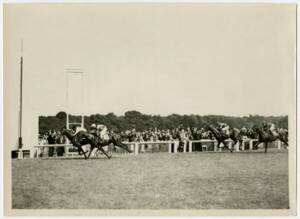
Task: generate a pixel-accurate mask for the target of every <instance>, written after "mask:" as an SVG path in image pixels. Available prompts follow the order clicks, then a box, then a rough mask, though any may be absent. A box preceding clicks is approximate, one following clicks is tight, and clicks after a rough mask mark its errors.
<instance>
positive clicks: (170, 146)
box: [33, 139, 281, 158]
mask: <svg viewBox="0 0 300 219" xmlns="http://www.w3.org/2000/svg"><path fill="white" fill-rule="evenodd" d="M226 142H227V143H228V144H227V146H228V147H229V148H230V149H232V150H235V151H240V150H242V151H244V150H250V151H251V150H253V145H254V143H255V142H257V139H245V140H243V141H242V145H240V144H239V142H238V143H237V144H236V145H235V146H234V148H233V141H232V140H226ZM123 143H124V144H127V145H128V146H129V148H130V149H131V150H132V151H133V153H132V154H134V155H138V154H140V153H145V152H146V147H148V148H149V147H150V148H153V147H155V146H158V147H160V146H161V145H164V146H165V148H167V150H165V151H166V152H168V153H178V152H179V151H178V149H179V146H180V145H181V146H182V147H180V148H181V149H182V150H183V151H182V152H184V153H185V152H189V153H191V152H193V151H195V150H193V145H195V144H197V143H201V147H202V151H208V149H209V148H212V150H211V151H214V152H217V151H222V150H223V149H225V147H224V145H220V148H218V147H217V141H216V140H210V139H201V140H187V141H177V140H176V141H154V142H149V141H147V142H123ZM246 144H247V146H248V149H246ZM276 144H277V146H276V147H277V148H278V149H280V148H281V142H280V141H277V142H276ZM34 148H35V153H34V156H33V157H36V158H39V157H45V156H46V157H47V153H49V149H50V148H64V149H63V155H61V156H63V157H73V156H78V151H77V150H76V148H75V147H74V146H73V145H71V144H52V145H36V146H34ZM104 148H105V150H106V152H108V153H109V154H120V155H128V154H129V153H128V152H125V151H124V150H123V149H116V150H114V148H113V147H112V146H106V147H104ZM118 151H119V152H118ZM97 153H99V151H96V150H95V151H94V152H93V153H92V156H97ZM57 156H58V151H57V150H55V149H53V157H57Z"/></svg>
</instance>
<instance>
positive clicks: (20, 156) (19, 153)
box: [17, 149, 23, 159]
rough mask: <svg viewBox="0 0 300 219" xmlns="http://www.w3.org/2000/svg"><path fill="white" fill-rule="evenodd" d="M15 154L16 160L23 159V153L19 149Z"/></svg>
mask: <svg viewBox="0 0 300 219" xmlns="http://www.w3.org/2000/svg"><path fill="white" fill-rule="evenodd" d="M17 153H18V159H23V151H22V149H19V150H18V152H17Z"/></svg>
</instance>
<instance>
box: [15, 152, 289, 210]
mask: <svg viewBox="0 0 300 219" xmlns="http://www.w3.org/2000/svg"><path fill="white" fill-rule="evenodd" d="M12 181H13V191H12V198H13V208H17V209H18V208H21V209H23V208H27V209H36V208H38V209H41V208H47V209H48V208H56V209H129V208H130V209H179V208H182V209H222V208H225V209H270V208H271V209H272V208H288V207H289V204H288V153H287V150H286V149H283V150H277V149H271V150H270V151H269V153H267V154H264V153H262V151H255V152H250V153H249V152H240V153H237V152H235V153H233V154H230V153H228V152H225V153H204V152H203V153H201V152H198V153H191V154H189V153H185V154H183V153H178V154H168V153H153V154H143V155H139V156H124V157H114V158H112V159H111V160H107V159H105V158H103V159H102V158H100V159H91V160H81V159H64V160H61V159H48V160H34V159H27V160H13V163H12Z"/></svg>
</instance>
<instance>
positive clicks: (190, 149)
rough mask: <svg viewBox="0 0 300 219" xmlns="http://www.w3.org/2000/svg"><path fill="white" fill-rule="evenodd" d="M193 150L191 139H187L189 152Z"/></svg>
mask: <svg viewBox="0 0 300 219" xmlns="http://www.w3.org/2000/svg"><path fill="white" fill-rule="evenodd" d="M192 150H193V141H189V153H191V152H192Z"/></svg>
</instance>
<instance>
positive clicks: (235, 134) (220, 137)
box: [208, 125, 243, 152]
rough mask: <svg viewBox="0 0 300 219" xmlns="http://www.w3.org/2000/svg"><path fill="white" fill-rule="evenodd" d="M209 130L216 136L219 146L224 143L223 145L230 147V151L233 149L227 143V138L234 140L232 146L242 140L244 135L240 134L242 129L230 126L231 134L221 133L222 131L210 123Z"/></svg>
mask: <svg viewBox="0 0 300 219" xmlns="http://www.w3.org/2000/svg"><path fill="white" fill-rule="evenodd" d="M208 130H209V131H210V132H211V133H212V134H213V136H214V137H215V138H216V140H217V142H218V148H219V147H220V144H221V143H223V145H224V146H225V147H226V148H228V150H229V151H230V152H232V149H230V148H229V147H228V146H227V144H226V141H225V140H227V139H231V140H232V141H233V145H232V148H233V147H234V146H235V145H236V143H237V142H240V143H241V142H242V140H243V139H242V137H241V135H240V131H239V130H238V129H236V128H230V129H229V135H226V134H224V133H221V132H220V131H218V130H217V129H216V128H215V127H214V126H212V125H209V126H208Z"/></svg>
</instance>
